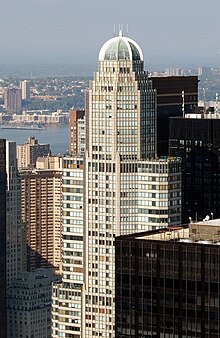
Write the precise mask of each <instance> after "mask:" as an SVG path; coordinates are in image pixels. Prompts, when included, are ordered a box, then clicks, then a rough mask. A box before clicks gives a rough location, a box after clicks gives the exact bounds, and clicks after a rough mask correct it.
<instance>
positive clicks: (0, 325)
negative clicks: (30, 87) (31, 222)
mask: <svg viewBox="0 0 220 338" xmlns="http://www.w3.org/2000/svg"><path fill="white" fill-rule="evenodd" d="M6 187H7V180H6V140H3V139H0V243H1V245H0V332H1V337H2V338H6V337H7V335H6V323H7V320H6Z"/></svg>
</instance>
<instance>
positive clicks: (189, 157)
mask: <svg viewBox="0 0 220 338" xmlns="http://www.w3.org/2000/svg"><path fill="white" fill-rule="evenodd" d="M219 117H220V115H219V114H215V113H209V114H187V115H186V116H185V117H176V118H171V119H170V139H169V153H170V155H171V156H180V157H181V158H182V170H183V172H182V189H183V190H182V191H183V193H182V213H183V214H182V220H183V222H188V221H189V217H191V218H192V219H193V220H197V219H198V220H202V219H204V218H205V216H206V215H209V216H210V217H211V215H214V217H215V218H219V217H220V208H219V207H220V176H219V167H220V118H219Z"/></svg>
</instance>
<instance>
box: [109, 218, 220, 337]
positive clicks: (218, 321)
mask: <svg viewBox="0 0 220 338" xmlns="http://www.w3.org/2000/svg"><path fill="white" fill-rule="evenodd" d="M219 244H220V219H217V220H212V221H204V222H198V223H191V224H190V225H185V226H174V227H169V228H166V229H160V230H156V231H150V232H146V233H139V234H135V235H130V236H121V237H118V238H116V241H115V246H116V248H115V250H116V256H115V258H116V259H115V263H116V271H115V278H116V323H115V325H116V338H125V337H129V338H132V337H133V338H143V337H144V338H147V337H201V338H218V337H220V314H219V295H220V283H219V276H220V245H219Z"/></svg>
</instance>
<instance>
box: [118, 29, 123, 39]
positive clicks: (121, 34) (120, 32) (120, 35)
mask: <svg viewBox="0 0 220 338" xmlns="http://www.w3.org/2000/svg"><path fill="white" fill-rule="evenodd" d="M118 36H119V37H120V38H122V36H123V33H122V29H120V30H119V35H118Z"/></svg>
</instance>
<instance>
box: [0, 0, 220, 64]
mask: <svg viewBox="0 0 220 338" xmlns="http://www.w3.org/2000/svg"><path fill="white" fill-rule="evenodd" d="M219 13H220V1H219V0H209V1H204V0H185V1H180V0H166V1H165V0H136V1H132V0H108V1H107V0H79V1H76V0H0V32H1V51H0V64H6V63H21V64H25V63H45V64H47V63H76V64H77V63H81V64H83V63H91V64H96V62H97V56H98V52H99V49H100V47H101V46H102V44H103V43H104V42H105V41H106V40H107V39H108V38H111V37H112V36H113V34H114V28H113V27H114V24H116V27H118V25H119V24H120V23H121V24H123V25H124V27H125V29H124V31H125V33H126V25H127V24H128V26H129V34H128V35H129V36H130V37H131V38H133V39H134V40H136V41H137V42H138V43H139V45H140V46H141V48H142V49H143V52H144V57H145V68H146V69H149V68H151V69H152V68H157V67H163V66H164V67H166V66H167V67H168V66H180V67H184V66H191V65H192V66H194V65H198V66H202V65H207V66H209V65H210V66H211V65H213V66H216V65H220V45H219V32H220V19H219Z"/></svg>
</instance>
